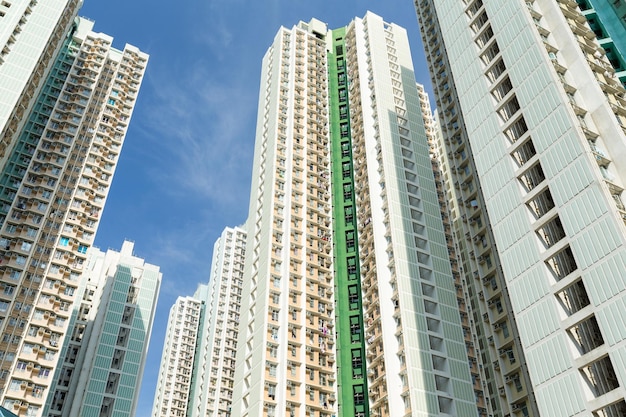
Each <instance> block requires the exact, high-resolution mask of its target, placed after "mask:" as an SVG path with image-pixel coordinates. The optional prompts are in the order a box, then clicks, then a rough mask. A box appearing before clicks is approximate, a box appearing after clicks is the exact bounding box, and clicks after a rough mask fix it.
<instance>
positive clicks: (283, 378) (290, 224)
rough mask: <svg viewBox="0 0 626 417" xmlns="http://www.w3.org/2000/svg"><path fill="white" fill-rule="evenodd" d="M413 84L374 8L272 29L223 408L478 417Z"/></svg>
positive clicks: (399, 35)
mask: <svg viewBox="0 0 626 417" xmlns="http://www.w3.org/2000/svg"><path fill="white" fill-rule="evenodd" d="M422 94H423V92H422V91H420V90H418V87H417V85H416V82H415V76H414V73H413V66H412V62H411V54H410V50H409V45H408V40H407V35H406V32H405V30H404V29H403V28H401V27H399V26H397V25H395V24H389V23H386V22H385V21H384V20H383V19H382V18H381V17H379V16H376V15H375V14H372V13H368V14H367V15H366V16H365V17H364V18H362V19H361V18H357V19H354V20H353V21H352V22H351V23H350V24H349V25H348V26H346V27H344V28H340V29H337V30H328V29H327V27H326V25H325V24H323V23H322V22H320V21H318V20H315V19H313V20H311V21H310V22H309V23H304V22H300V23H299V24H298V25H297V26H294V27H293V28H291V29H286V28H281V29H280V30H279V32H278V34H277V35H276V37H275V39H274V43H273V44H272V46H271V47H270V48H269V50H268V52H267V53H266V55H265V57H264V59H263V69H262V76H261V91H260V100H259V113H258V122H257V137H256V148H255V159H254V164H255V165H254V169H253V172H254V173H255V175H254V177H253V183H252V193H251V199H250V211H249V218H248V222H247V224H246V227H247V242H248V243H247V249H246V263H245V271H244V277H245V278H244V282H243V298H242V305H241V325H240V329H239V331H240V334H239V339H238V352H237V369H236V373H235V376H236V378H235V389H234V394H233V396H234V397H233V405H232V415H237V416H250V417H251V416H272V415H277V416H278V415H284V416H290V417H291V416H307V417H312V416H315V417H318V416H319V417H326V416H327V417H330V416H333V415H341V416H366V415H371V416H402V415H441V414H442V413H443V414H449V415H463V416H465V415H478V412H479V410H478V406H477V402H478V404H481V403H480V401H479V400H478V397H479V396H481V395H482V393H481V387H480V384H478V386H476V385H474V382H473V376H472V374H471V371H470V366H468V362H469V361H468V350H469V348H470V346H469V345H467V344H466V336H464V327H463V323H462V321H461V317H460V315H459V305H458V298H457V292H458V288H457V287H455V281H454V275H453V270H452V267H451V264H450V256H449V251H448V244H447V242H446V237H445V229H444V225H443V222H442V216H441V211H440V208H439V204H438V194H437V188H436V185H435V181H434V177H433V173H432V161H431V159H430V156H429V144H428V139H427V132H426V129H425V122H424V117H423V113H428V111H427V106H424V102H423V95H422ZM428 116H430V115H428ZM429 130H430V129H429ZM470 345H471V344H470Z"/></svg>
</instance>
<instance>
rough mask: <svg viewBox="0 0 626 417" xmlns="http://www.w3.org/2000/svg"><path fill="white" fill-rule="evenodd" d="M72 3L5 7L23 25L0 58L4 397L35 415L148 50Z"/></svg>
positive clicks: (0, 363) (0, 392) (0, 375)
mask: <svg viewBox="0 0 626 417" xmlns="http://www.w3.org/2000/svg"><path fill="white" fill-rule="evenodd" d="M74 7H75V3H74V2H69V3H68V2H57V1H55V2H46V4H45V5H44V4H43V2H36V1H32V2H24V1H5V2H2V6H1V7H0V10H1V11H2V13H3V14H2V16H0V22H1V23H2V24H0V27H1V28H2V29H1V30H2V31H5V30H6V28H7V27H8V26H6V25H5V22H9V21H11V22H13V21H15V22H16V24H17V25H18V26H17V29H16V30H17V33H14V34H13V35H11V36H13V37H12V38H11V36H9V40H8V41H6V42H7V44H6V45H7V46H5V49H6V50H7V51H8V52H6V53H4V55H3V60H4V61H3V62H2V63H1V64H0V72H1V76H0V80H1V81H0V83H8V85H9V86H11V88H8V87H7V88H5V89H3V90H2V91H3V93H2V94H0V96H1V97H2V100H3V106H6V108H5V107H3V108H2V110H1V111H2V112H4V113H2V114H3V116H0V119H2V117H6V119H5V121H3V122H2V123H4V125H3V127H2V129H3V131H2V132H3V133H2V135H3V136H2V141H4V142H3V143H4V144H5V145H6V146H5V147H4V148H3V149H4V150H3V152H4V156H3V159H2V160H0V162H1V161H4V162H3V163H2V164H1V165H0V249H1V250H0V283H1V284H0V285H1V286H2V292H1V293H0V330H1V332H2V336H1V339H0V403H1V404H3V405H4V406H5V407H7V408H9V409H11V410H18V411H19V412H18V414H21V415H25V414H27V415H29V416H40V415H42V414H41V413H42V410H43V406H44V402H45V399H46V397H47V395H48V393H49V387H50V384H51V383H52V376H53V375H54V372H55V369H56V367H57V365H58V363H59V359H60V356H61V354H60V349H61V347H62V346H61V342H62V341H63V340H64V337H65V335H66V333H67V331H68V324H69V320H70V317H71V314H72V309H71V306H72V303H73V302H74V301H75V299H76V294H77V289H78V287H79V283H80V281H79V278H80V275H81V273H82V272H83V271H84V269H85V266H86V264H85V262H86V258H87V251H88V249H89V247H91V245H92V244H93V241H94V236H95V233H96V230H97V228H98V224H99V222H100V216H101V213H102V210H103V208H104V204H105V202H106V198H107V194H108V191H109V187H110V185H111V180H112V177H113V174H114V172H115V167H116V165H117V161H118V158H119V154H120V151H121V148H122V144H123V142H124V138H125V135H126V130H127V127H128V123H129V122H130V117H131V115H132V112H133V108H134V105H135V101H136V98H137V93H138V90H139V87H140V85H141V81H142V78H143V74H144V71H145V67H146V64H147V59H148V56H147V55H146V54H144V53H143V52H141V51H140V50H138V49H137V48H136V47H134V46H131V45H126V47H125V48H124V50H118V49H115V48H113V47H112V41H113V39H112V38H111V37H110V36H108V35H105V34H102V33H96V32H94V31H93V30H92V29H93V24H94V23H93V22H90V21H87V20H85V19H78V20H76V21H73V14H75V10H74ZM16 19H17V20H16ZM67 19H69V21H66V20H67ZM44 22H45V24H44ZM69 22H71V24H70V23H69ZM20 25H21V26H20ZM31 31H32V32H33V33H31ZM56 40H58V42H60V43H58V44H55V43H54V42H56ZM40 42H48V43H46V44H45V45H41V44H40ZM35 45H38V46H37V48H38V49H37V48H35ZM7 48H8V49H7ZM21 48H26V49H28V50H29V51H30V52H32V53H33V54H35V56H33V57H29V58H28V59H26V58H23V59H22V58H18V57H20V56H21V55H20V54H18V52H19V51H20V50H21ZM3 51H4V50H3ZM37 51H40V52H37ZM31 58H32V59H31ZM28 62H30V64H28ZM27 64H28V65H30V66H28V65H27ZM20 65H27V66H25V67H20ZM31 67H32V71H33V72H32V73H30V74H25V73H24V71H26V70H27V69H28V68H31ZM5 71H6V73H5ZM11 74H19V77H17V78H15V80H14V82H12V81H11ZM26 75H29V76H31V75H32V77H31V78H32V79H27V80H21V78H20V77H22V76H26ZM18 78H19V80H18ZM4 91H7V94H5V93H4ZM5 100H6V101H5ZM10 106H14V107H12V108H9V107H10ZM7 121H8V122H7ZM39 329H42V333H40V332H39ZM21 363H27V364H30V363H32V364H33V366H32V370H27V371H25V370H23V369H20V368H18V366H19V364H21ZM29 369H30V368H29ZM35 370H36V371H35ZM24 381H25V383H26V386H29V384H31V385H33V386H34V385H37V386H38V390H24V389H22V388H21V387H22V382H24Z"/></svg>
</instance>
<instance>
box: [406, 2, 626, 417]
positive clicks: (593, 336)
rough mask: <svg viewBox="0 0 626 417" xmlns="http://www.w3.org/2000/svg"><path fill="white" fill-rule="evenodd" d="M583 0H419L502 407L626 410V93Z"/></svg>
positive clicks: (508, 410) (465, 249)
mask: <svg viewBox="0 0 626 417" xmlns="http://www.w3.org/2000/svg"><path fill="white" fill-rule="evenodd" d="M583 3H584V4H585V5H584V7H583V10H581V8H580V7H578V3H577V2H574V1H565V0H559V1H544V0H534V1H508V2H506V3H502V2H497V1H490V0H473V1H472V0H467V1H462V2H456V1H445V0H444V1H437V2H434V1H430V0H423V1H416V2H415V5H416V11H417V15H418V19H419V23H420V27H421V32H422V40H423V43H424V48H425V50H426V55H427V59H428V62H429V68H430V72H431V78H432V81H433V85H434V90H435V98H436V103H437V108H438V112H439V122H440V125H441V130H442V135H441V140H440V143H439V145H438V149H439V152H438V153H437V158H438V159H439V164H440V166H441V167H442V169H443V171H442V175H443V178H444V182H445V184H446V193H447V200H448V201H449V202H450V205H451V225H452V229H453V230H454V233H455V238H456V241H457V245H458V247H459V249H460V258H461V261H462V267H463V270H464V274H463V291H464V293H466V294H467V297H468V302H469V305H470V306H471V309H470V311H471V315H472V316H471V319H472V320H473V323H474V324H475V328H476V342H477V348H478V349H479V351H480V355H479V358H480V360H481V364H482V365H483V368H482V375H483V376H484V381H485V384H486V391H485V395H486V396H487V397H488V398H489V401H488V402H487V404H488V411H489V413H492V414H493V415H514V416H529V415H550V416H566V415H567V416H571V415H577V416H578V415H580V416H620V415H624V413H626V403H625V402H624V398H625V394H626V391H625V388H624V381H626V379H625V377H626V376H625V375H624V369H626V367H625V366H624V361H623V358H624V349H625V348H626V342H625V341H624V335H623V331H622V330H621V329H623V328H626V326H624V324H625V323H624V315H623V314H622V311H623V308H622V307H620V306H622V305H623V302H624V291H623V289H624V288H625V287H626V281H624V277H623V273H622V271H623V270H624V264H625V261H626V259H625V256H626V253H625V252H624V250H625V248H624V244H625V243H626V228H625V224H624V221H625V219H626V216H625V214H626V212H625V211H624V195H623V189H624V179H625V178H626V177H625V176H624V175H625V172H626V171H625V169H624V161H626V159H625V158H624V155H626V152H625V151H626V149H625V148H624V146H625V145H624V144H625V143H626V141H625V127H624V126H626V124H625V122H626V118H625V116H626V111H625V105H626V101H625V100H624V88H623V86H622V83H621V82H620V80H619V74H620V72H621V71H622V69H621V67H620V65H621V64H620V62H619V60H618V59H616V56H615V55H613V54H612V53H611V52H610V50H611V49H610V48H604V47H603V46H604V45H606V43H605V39H604V38H605V37H601V38H598V32H599V30H598V28H594V27H593V24H594V23H593V21H592V20H588V18H589V17H591V16H590V13H591V12H590V11H589V7H590V4H591V2H581V5H582V4H583ZM607 3H608V2H607ZM615 3H617V2H615ZM616 5H617V4H616ZM602 7H603V8H605V9H606V8H610V7H613V6H611V5H608V4H604V5H603V6H602ZM614 10H616V9H614ZM595 18H596V19H600V21H601V22H599V21H597V20H596V23H598V24H600V23H602V24H603V25H606V26H607V27H608V22H605V21H602V19H603V18H602V17H601V14H600V13H598V14H597V15H595ZM590 25H591V26H590ZM614 27H617V26H614ZM621 30H622V31H621V35H620V32H613V33H612V34H611V38H613V39H620V40H621V39H623V38H624V31H623V29H621ZM616 71H617V72H616Z"/></svg>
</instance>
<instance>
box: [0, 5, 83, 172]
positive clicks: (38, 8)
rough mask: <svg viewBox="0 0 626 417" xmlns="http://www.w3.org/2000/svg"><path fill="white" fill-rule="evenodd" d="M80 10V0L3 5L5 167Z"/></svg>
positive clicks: (0, 71)
mask: <svg viewBox="0 0 626 417" xmlns="http://www.w3.org/2000/svg"><path fill="white" fill-rule="evenodd" d="M81 5H82V1H79V0H52V1H46V2H38V1H36V0H5V1H2V2H1V3H0V155H1V156H0V165H4V163H5V161H6V159H7V158H8V157H9V155H10V154H9V151H10V149H11V148H12V147H13V146H14V144H15V143H14V141H15V140H16V137H17V135H18V133H19V131H20V130H21V129H22V128H23V127H24V124H25V123H26V121H27V116H28V114H29V113H30V112H31V110H32V107H33V106H34V104H35V99H36V97H37V96H38V95H39V92H40V91H41V89H42V87H43V85H44V83H45V81H46V77H47V74H48V73H49V71H50V67H51V65H52V63H53V62H54V59H55V57H56V56H57V54H58V52H59V50H60V49H61V48H62V45H63V42H64V38H65V36H66V35H67V33H68V32H69V31H70V28H71V27H72V25H73V24H74V18H75V17H76V15H77V13H78V9H79V8H80V6H81Z"/></svg>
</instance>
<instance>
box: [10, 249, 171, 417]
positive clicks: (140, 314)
mask: <svg viewBox="0 0 626 417" xmlns="http://www.w3.org/2000/svg"><path fill="white" fill-rule="evenodd" d="M133 248H134V244H133V243H132V242H128V241H125V242H124V243H123V244H122V248H121V250H120V251H119V252H117V251H113V250H108V251H107V252H102V251H100V250H98V249H96V248H91V249H90V250H89V252H88V259H87V262H86V267H85V271H84V272H83V275H82V277H81V283H80V285H79V288H78V289H77V292H78V296H79V298H78V299H79V300H80V302H78V303H76V304H74V308H73V312H72V316H71V319H70V323H69V326H68V328H69V331H68V332H67V334H66V336H65V339H66V340H65V343H63V344H62V346H63V348H62V350H61V352H60V356H61V358H62V360H61V363H62V365H61V366H58V367H57V369H56V371H55V373H54V380H53V383H52V385H51V388H50V394H49V396H48V399H47V400H46V406H45V409H44V413H43V415H45V416H48V417H57V416H63V417H70V416H76V417H78V416H81V417H82V416H98V417H106V416H115V417H131V416H134V415H135V411H136V408H137V400H138V397H139V389H140V387H141V380H142V375H143V371H144V368H145V364H146V355H147V351H148V344H149V341H150V334H151V331H152V325H153V322H154V313H155V310H156V304H157V298H158V295H159V288H160V284H161V273H160V272H159V267H158V266H155V265H151V264H148V263H146V262H145V261H144V260H143V259H142V258H139V257H136V256H134V254H133ZM32 332H33V333H34V332H35V330H34V329H33V330H32ZM37 333H42V334H43V337H44V339H45V338H46V330H45V329H43V328H40V329H38V330H37ZM48 336H50V335H49V334H48ZM29 366H30V367H31V368H32V367H34V366H35V365H34V364H33V363H25V364H24V363H19V362H18V365H17V368H18V369H24V370H26V371H27V372H28V368H29ZM23 383H25V384H26V388H25V390H26V391H27V392H28V391H29V390H30V391H32V392H33V393H34V391H35V390H36V389H38V388H37V387H36V385H34V384H30V383H29V382H26V381H24V382H23ZM39 389H40V388H39Z"/></svg>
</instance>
